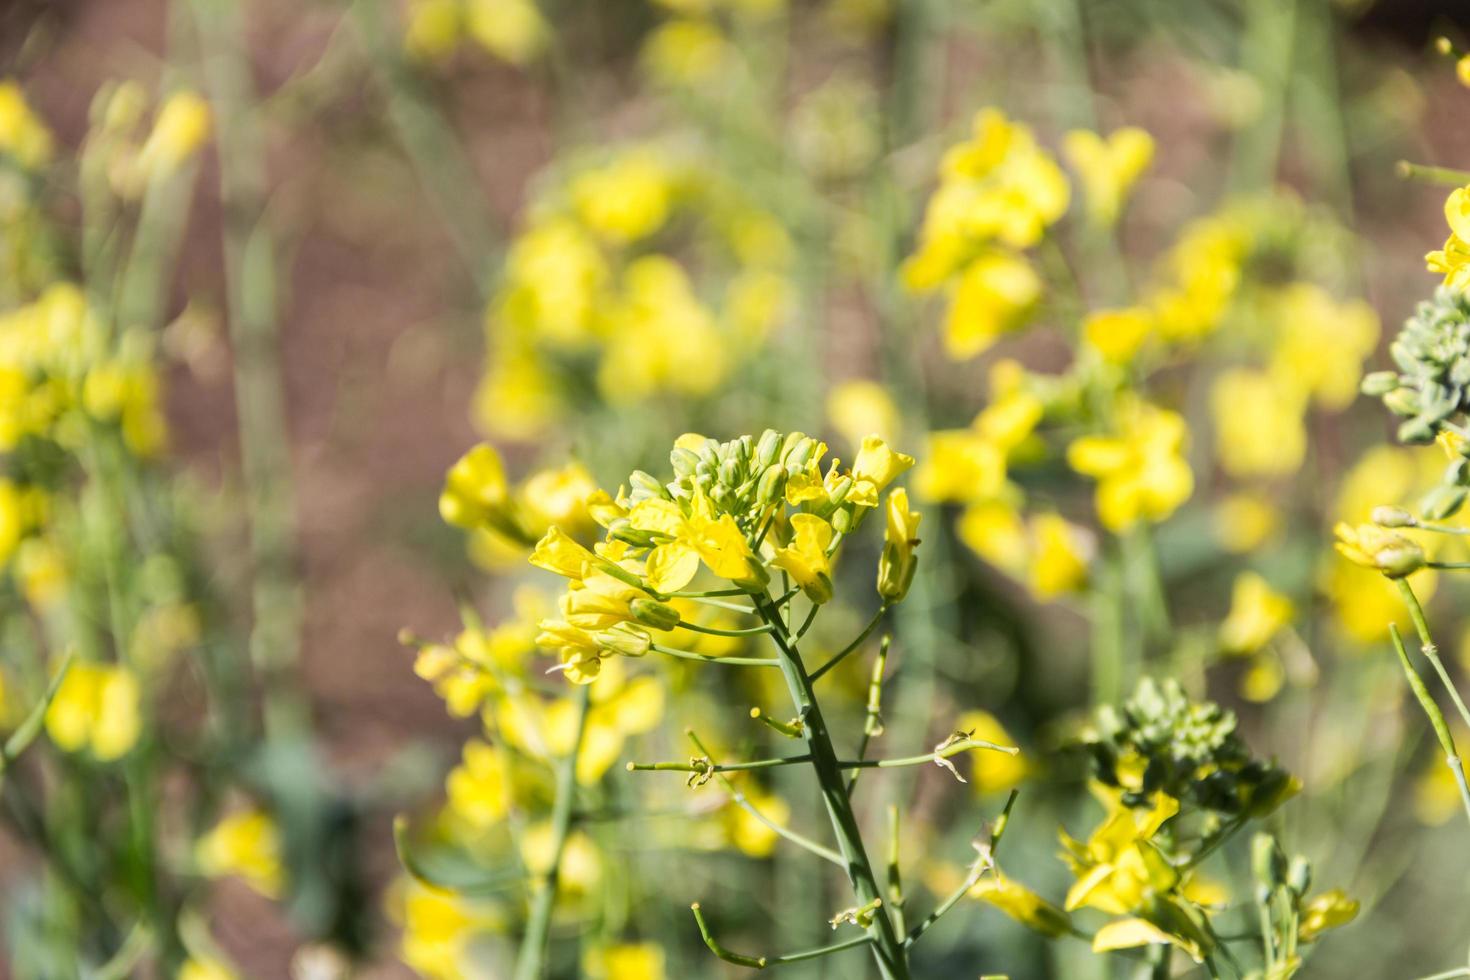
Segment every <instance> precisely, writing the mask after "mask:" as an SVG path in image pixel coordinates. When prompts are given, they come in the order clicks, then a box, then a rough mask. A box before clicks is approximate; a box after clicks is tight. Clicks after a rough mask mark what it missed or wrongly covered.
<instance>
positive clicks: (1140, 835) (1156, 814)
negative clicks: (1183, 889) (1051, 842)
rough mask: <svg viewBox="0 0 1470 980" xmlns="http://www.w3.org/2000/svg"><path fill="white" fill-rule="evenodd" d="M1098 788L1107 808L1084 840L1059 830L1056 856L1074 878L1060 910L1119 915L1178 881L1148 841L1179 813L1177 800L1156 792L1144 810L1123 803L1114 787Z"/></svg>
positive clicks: (1168, 865)
mask: <svg viewBox="0 0 1470 980" xmlns="http://www.w3.org/2000/svg"><path fill="white" fill-rule="evenodd" d="M1099 792H1100V793H1101V794H1102V795H1103V798H1104V802H1105V804H1106V806H1107V809H1108V812H1107V815H1106V816H1105V817H1104V818H1103V822H1102V823H1101V824H1099V825H1098V827H1097V829H1096V830H1094V831H1093V832H1092V835H1091V836H1090V837H1088V839H1087V841H1086V843H1083V842H1080V841H1077V840H1074V839H1072V838H1071V837H1069V836H1067V834H1066V832H1065V831H1064V832H1063V833H1062V844H1063V846H1064V847H1065V848H1066V851H1065V853H1064V854H1063V855H1062V856H1063V858H1064V859H1065V860H1066V862H1067V863H1068V865H1070V866H1071V868H1072V873H1073V874H1074V875H1075V876H1076V878H1077V880H1076V882H1075V883H1074V884H1073V885H1072V887H1071V889H1069V890H1068V892H1067V901H1066V909H1067V911H1069V912H1070V911H1073V910H1074V909H1078V908H1083V907H1090V908H1096V909H1100V910H1101V911H1103V912H1107V913H1109V914H1111V915H1125V914H1128V913H1130V912H1134V911H1136V910H1138V909H1139V908H1141V907H1142V906H1143V905H1144V903H1145V901H1146V900H1147V899H1148V898H1149V897H1150V896H1152V895H1154V894H1162V893H1166V892H1169V891H1171V890H1172V889H1173V888H1174V887H1175V886H1176V885H1177V884H1178V883H1179V880H1180V875H1179V872H1178V870H1177V869H1175V868H1174V867H1173V866H1172V865H1171V864H1169V862H1168V860H1167V859H1166V858H1165V857H1164V855H1163V854H1161V853H1160V852H1159V851H1158V849H1157V848H1155V847H1154V846H1153V845H1152V844H1150V843H1149V840H1150V839H1151V838H1152V837H1153V836H1154V834H1156V833H1157V832H1158V831H1159V828H1160V827H1162V826H1163V825H1164V824H1165V823H1167V822H1168V821H1169V820H1170V819H1171V818H1173V817H1174V816H1175V815H1176V814H1177V813H1178V812H1179V801H1178V800H1176V799H1173V798H1172V797H1170V796H1167V795H1165V794H1164V793H1161V792H1156V793H1155V794H1154V796H1153V802H1152V805H1151V806H1150V807H1149V808H1148V809H1146V810H1145V809H1143V808H1141V807H1140V808H1134V807H1129V806H1127V805H1126V804H1124V803H1123V802H1122V798H1121V793H1119V792H1117V791H1109V790H1099Z"/></svg>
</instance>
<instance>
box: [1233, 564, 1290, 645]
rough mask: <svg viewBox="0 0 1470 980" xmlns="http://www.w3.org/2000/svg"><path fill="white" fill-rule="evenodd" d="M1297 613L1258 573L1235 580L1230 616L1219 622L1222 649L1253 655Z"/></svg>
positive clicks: (1286, 599) (1244, 575) (1240, 576)
mask: <svg viewBox="0 0 1470 980" xmlns="http://www.w3.org/2000/svg"><path fill="white" fill-rule="evenodd" d="M1295 614H1296V610H1295V608H1294V607H1293V606H1292V604H1291V600H1290V599H1288V598H1287V597H1286V596H1284V595H1282V594H1281V593H1279V592H1277V591H1275V590H1274V589H1272V588H1271V585H1270V583H1269V582H1267V581H1266V580H1265V579H1264V578H1262V577H1261V576H1260V575H1257V574H1256V573H1255V572H1242V573H1241V574H1240V575H1238V576H1236V578H1235V586H1234V589H1233V591H1232V593H1231V599H1230V614H1229V615H1228V616H1226V617H1225V619H1224V621H1222V622H1221V623H1220V646H1221V647H1222V648H1224V649H1225V651H1226V652H1228V653H1254V652H1255V651H1256V650H1259V649H1260V648H1261V647H1263V646H1265V645H1266V644H1267V643H1269V642H1271V638H1272V637H1274V636H1275V635H1276V634H1277V633H1279V632H1281V630H1283V629H1285V628H1286V625H1287V624H1288V623H1290V622H1291V619H1292V616H1294V615H1295Z"/></svg>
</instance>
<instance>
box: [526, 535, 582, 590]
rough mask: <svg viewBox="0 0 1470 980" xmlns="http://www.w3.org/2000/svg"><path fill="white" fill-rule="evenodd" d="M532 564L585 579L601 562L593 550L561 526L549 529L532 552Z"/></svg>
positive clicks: (564, 574) (567, 575) (571, 576)
mask: <svg viewBox="0 0 1470 980" xmlns="http://www.w3.org/2000/svg"><path fill="white" fill-rule="evenodd" d="M530 561H531V564H532V565H535V566H536V567H537V568H544V569H546V570H547V571H548V572H555V573H556V574H558V575H560V576H562V577H564V578H570V579H578V580H580V579H583V578H585V577H586V576H587V575H588V574H589V573H590V572H591V571H592V569H594V568H596V567H597V566H598V564H599V559H598V557H597V556H596V555H594V554H593V553H592V552H590V551H588V550H587V549H586V548H584V547H582V546H581V545H580V544H578V543H577V542H575V541H573V540H572V539H571V538H570V537H568V536H567V532H565V531H563V530H562V529H561V528H559V527H552V528H550V529H548V530H547V532H546V534H544V535H543V536H542V538H541V540H540V541H538V542H536V547H535V549H534V550H533V551H532V552H531V558H530Z"/></svg>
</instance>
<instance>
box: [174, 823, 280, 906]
mask: <svg viewBox="0 0 1470 980" xmlns="http://www.w3.org/2000/svg"><path fill="white" fill-rule="evenodd" d="M194 863H195V864H196V865H197V866H198V868H199V873H200V874H202V875H204V876H205V877H207V878H224V877H227V876H231V875H234V876H237V877H239V878H241V879H243V880H244V881H245V883H246V884H248V885H249V886H250V887H251V888H254V889H255V890H256V891H258V892H260V893H261V894H262V895H264V896H266V897H267V898H279V897H280V896H281V891H282V888H283V887H284V885H285V880H286V873H285V869H284V868H283V867H282V865H281V837H280V832H279V831H278V830H277V829H276V822H275V821H274V820H272V819H271V817H270V815H269V814H267V813H265V812H263V811H260V810H248V811H245V812H242V813H236V814H232V815H230V816H227V817H225V818H224V819H222V820H220V822H219V823H217V824H215V825H214V827H213V828H212V829H211V830H210V831H209V832H208V833H206V834H205V835H204V836H203V837H201V838H199V840H198V841H197V842H195V844H194Z"/></svg>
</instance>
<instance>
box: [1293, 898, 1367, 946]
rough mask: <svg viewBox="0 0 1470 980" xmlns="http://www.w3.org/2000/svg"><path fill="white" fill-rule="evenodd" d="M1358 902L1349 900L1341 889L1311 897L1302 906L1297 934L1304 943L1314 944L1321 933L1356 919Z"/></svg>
mask: <svg viewBox="0 0 1470 980" xmlns="http://www.w3.org/2000/svg"><path fill="white" fill-rule="evenodd" d="M1358 907H1359V906H1358V900H1357V899H1355V898H1349V897H1348V896H1347V894H1346V893H1345V892H1344V891H1343V890H1342V889H1341V888H1334V889H1332V890H1331V891H1327V892H1322V893H1321V894H1319V895H1313V896H1312V897H1311V898H1309V899H1307V900H1306V902H1305V903H1303V905H1302V920H1301V926H1300V930H1299V932H1298V933H1297V935H1298V936H1300V937H1301V941H1302V942H1304V943H1310V942H1315V941H1316V940H1317V939H1319V938H1320V937H1321V935H1322V933H1324V932H1326V931H1327V930H1329V929H1336V928H1337V927H1338V926H1344V925H1347V924H1348V923H1349V922H1351V921H1353V920H1354V919H1356V918H1357V917H1358Z"/></svg>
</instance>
